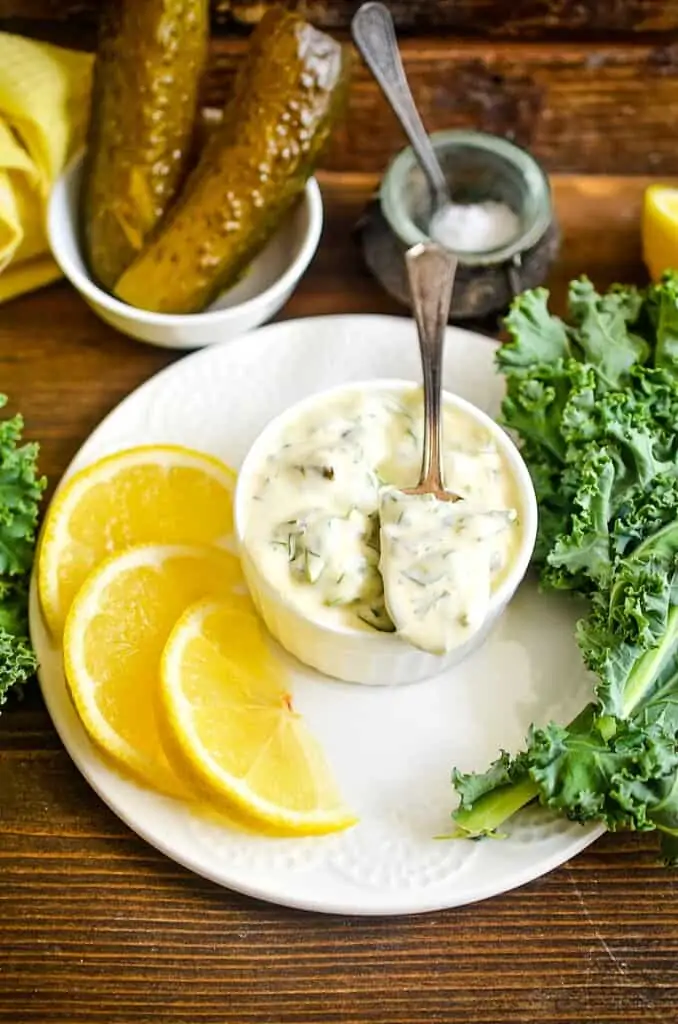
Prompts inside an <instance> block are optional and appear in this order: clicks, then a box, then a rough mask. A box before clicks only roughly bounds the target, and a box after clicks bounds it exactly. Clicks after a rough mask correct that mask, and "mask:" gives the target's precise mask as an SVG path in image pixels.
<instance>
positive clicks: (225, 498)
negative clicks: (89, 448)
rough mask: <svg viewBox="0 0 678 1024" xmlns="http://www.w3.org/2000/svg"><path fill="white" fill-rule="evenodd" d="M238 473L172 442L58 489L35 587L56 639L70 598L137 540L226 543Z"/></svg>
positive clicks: (116, 460) (113, 459)
mask: <svg viewBox="0 0 678 1024" xmlns="http://www.w3.org/2000/svg"><path fill="white" fill-rule="evenodd" d="M235 479H236V476H235V473H234V472H233V470H231V469H229V468H228V467H227V466H225V465H224V464H223V463H221V462H219V461H218V460H217V459H214V458H211V457H210V456H208V455H203V454H202V453H201V452H195V451H192V450H190V449H188V448H180V447H176V446H173V445H149V446H145V447H140V448H130V449H127V450H126V451H122V452H119V453H118V454H116V455H111V456H109V457H108V458H104V459H101V460H100V461H99V462H96V463H94V464H93V465H91V466H88V467H87V468H86V469H84V470H82V471H81V472H80V473H77V474H76V475H75V476H73V477H72V478H71V479H70V480H68V481H67V482H66V483H65V484H64V486H63V487H61V488H60V489H59V490H58V491H57V494H56V495H55V498H54V500H53V502H52V504H51V506H50V509H49V512H48V514H47V518H46V520H45V524H44V527H43V530H42V534H41V538H40V547H39V556H38V590H39V595H40V603H41V606H42V610H43V614H44V616H45V619H46V621H47V626H48V628H49V631H50V633H51V634H52V636H54V637H55V638H59V637H60V636H61V634H62V632H63V626H64V622H65V620H66V615H67V614H68V609H69V608H70V606H71V602H72V601H73V598H74V597H75V595H76V593H77V592H78V590H79V588H80V586H81V585H82V583H83V582H84V580H85V578H86V577H87V575H88V574H89V573H90V572H91V570H92V569H94V568H95V566H97V565H98V564H99V563H100V562H101V561H102V559H104V558H105V557H106V556H108V555H111V554H113V553H114V552H116V551H121V550H123V549H125V548H128V547H131V546H132V545H136V544H147V543H154V544H224V543H226V542H227V541H228V539H229V537H230V536H231V534H232V530H233V508H232V495H233V488H234V486H235Z"/></svg>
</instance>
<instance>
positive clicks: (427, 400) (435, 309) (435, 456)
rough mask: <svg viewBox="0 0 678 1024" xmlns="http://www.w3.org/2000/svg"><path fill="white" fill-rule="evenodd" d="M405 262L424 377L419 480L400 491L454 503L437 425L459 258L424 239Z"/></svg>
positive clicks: (438, 422) (440, 429)
mask: <svg viewBox="0 0 678 1024" xmlns="http://www.w3.org/2000/svg"><path fill="white" fill-rule="evenodd" d="M405 261H406V263H407V275H408V278H409V282H410V293H411V296H412V309H413V312H414V319H415V321H416V323H417V331H418V332H419V350H420V352H421V368H422V372H423V377H424V453H423V457H422V464H421V476H420V477H419V483H418V484H417V486H416V487H410V488H407V489H404V490H403V492H402V493H403V494H433V495H434V496H435V497H436V498H438V499H439V500H440V501H459V495H458V494H453V493H452V492H451V491H446V490H445V484H444V482H443V458H442V424H441V397H442V375H443V353H444V348H445V328H446V327H447V320H448V317H449V315H450V304H451V302H452V289H453V287H454V277H455V274H456V272H457V263H458V260H457V258H456V256H453V255H452V253H451V252H448V250H447V249H443V248H442V246H440V245H436V244H434V243H433V242H429V243H426V244H422V245H415V246H414V247H413V248H412V249H409V250H408V252H407V253H406V255H405Z"/></svg>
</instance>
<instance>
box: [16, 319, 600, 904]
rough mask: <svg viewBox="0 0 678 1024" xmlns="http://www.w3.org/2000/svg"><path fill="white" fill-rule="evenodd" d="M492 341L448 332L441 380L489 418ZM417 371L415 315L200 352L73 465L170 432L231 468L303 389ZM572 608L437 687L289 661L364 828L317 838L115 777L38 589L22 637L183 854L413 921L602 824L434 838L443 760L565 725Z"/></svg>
mask: <svg viewBox="0 0 678 1024" xmlns="http://www.w3.org/2000/svg"><path fill="white" fill-rule="evenodd" d="M493 355H494V345H493V343H492V342H490V341H488V340H487V339H485V338H482V337H480V336H479V335H474V334H470V333H468V332H466V331H462V330H456V329H450V332H449V339H448V344H447V368H446V373H445V380H444V383H445V387H446V388H448V389H449V390H450V391H456V392H457V393H458V394H460V395H462V396H463V397H464V398H467V399H469V400H470V401H472V402H474V403H476V404H477V405H478V406H480V407H481V408H482V409H485V410H486V411H488V412H490V413H496V412H497V409H498V405H499V401H500V398H501V381H500V379H499V378H498V377H497V376H496V374H495V372H494V365H493ZM371 377H402V378H409V379H413V380H418V379H419V378H420V369H419V355H418V348H417V341H416V336H415V329H414V326H413V324H412V322H411V321H410V320H406V319H398V318H392V317H377V316H373V317H369V316H346V317H323V318H317V319H308V320H297V321H288V322H286V323H280V324H275V325H273V326H270V327H266V328H264V329H262V330H260V331H257V332H255V333H252V334H249V335H245V336H243V337H242V338H240V339H237V340H236V341H234V342H232V343H231V344H229V345H224V346H215V347H214V348H210V349H206V350H204V351H202V352H199V353H196V354H195V355H192V356H190V357H188V358H186V359H183V360H182V361H180V362H178V363H175V364H174V365H173V366H171V367H169V368H168V369H166V370H164V371H163V372H162V373H160V374H158V376H157V377H155V378H153V379H152V380H150V381H149V382H148V383H147V384H145V385H144V386H143V387H141V388H140V389H139V390H138V391H136V392H135V393H134V394H132V395H130V397H129V398H127V399H126V400H125V401H124V402H123V403H122V404H121V405H120V406H119V407H118V408H117V409H116V410H115V411H114V412H113V413H111V415H110V416H108V417H107V419H106V420H104V422H103V423H102V424H101V426H100V427H99V428H98V429H97V430H96V431H95V432H94V433H93V434H92V436H91V437H90V438H89V440H88V441H87V442H86V444H85V445H84V446H83V448H82V449H81V450H80V452H79V454H78V456H77V458H76V459H75V461H74V463H73V464H72V466H71V469H70V470H69V472H70V471H72V470H73V469H76V468H81V467H82V466H84V465H86V464H87V463H89V462H91V461H92V460H94V459H97V458H99V457H100V456H102V455H105V454H108V453H110V452H113V451H116V450H118V449H120V448H124V447H127V446H129V445H137V444H142V443H144V444H147V443H149V442H162V441H165V442H175V443H182V444H186V445H191V446H194V447H196V448H200V449H202V450H204V451H208V452H211V453H213V454H214V455H217V456H220V457H221V458H223V459H225V460H226V462H229V463H230V464H231V465H234V466H238V465H240V463H241V461H242V459H243V457H244V455H245V453H246V451H247V449H248V447H249V445H250V444H251V443H252V441H253V440H254V438H255V437H256V436H257V434H258V433H259V431H260V430H261V429H262V427H263V426H264V424H265V423H266V422H267V421H268V420H269V419H271V418H272V417H273V416H275V415H277V414H278V413H279V412H281V411H282V410H283V409H285V408H286V407H287V406H289V405H291V404H292V403H293V402H295V401H297V400H298V399H300V398H302V397H304V396H305V395H307V394H309V393H311V392H313V391H317V390H320V389H323V388H328V387H330V386H332V385H333V384H338V383H341V382H343V381H350V380H360V379H367V378H371ZM577 612H578V609H576V608H574V607H573V606H572V605H571V604H570V603H569V602H567V601H563V600H562V599H558V598H555V597H552V596H548V597H547V596H543V595H540V594H539V593H538V591H537V588H536V586H535V585H534V584H532V583H525V584H523V586H522V588H521V589H520V591H519V593H518V596H517V597H516V598H515V600H514V602H513V603H512V604H511V606H510V608H509V609H508V611H507V613H506V614H505V616H504V618H503V619H502V620H501V622H500V624H499V625H498V626H497V627H496V629H495V631H494V633H492V634H491V635H490V637H489V639H488V640H487V641H486V643H485V645H484V646H483V648H482V649H481V650H480V651H478V652H477V653H476V654H475V655H473V656H472V657H471V658H470V659H469V660H467V661H466V662H464V663H463V664H462V665H461V666H458V667H456V668H453V669H450V670H449V671H448V672H446V673H445V674H443V675H442V676H439V677H438V678H436V679H432V680H429V681H427V682H424V683H417V684H414V685H412V686H406V687H399V688H395V689H391V688H389V687H379V688H371V687H364V686H351V685H349V684H341V683H337V682H332V681H330V680H329V679H327V678H324V677H322V676H320V675H317V674H314V673H313V672H311V671H310V670H306V669H304V668H303V666H301V665H299V664H298V663H296V662H293V661H292V660H291V659H289V658H287V656H286V655H284V654H283V653H282V652H281V653H280V657H281V659H283V660H284V661H285V663H286V664H287V665H288V666H289V668H290V669H291V671H292V674H293V677H294V691H295V697H296V702H297V705H298V707H299V709H300V710H301V711H302V712H303V713H304V714H305V715H306V716H307V718H308V720H309V722H310V724H311V726H312V727H313V729H314V731H315V733H316V734H317V736H318V737H319V739H320V740H321V741H322V743H323V744H324V747H325V750H326V752H327V754H328V756H329V758H330V761H331V763H332V765H333V766H334V770H335V772H336V775H337V777H338V779H339V781H340V783H341V786H342V789H343V791H344V793H345V796H346V798H347V800H348V801H349V803H350V804H351V805H352V807H353V808H354V809H355V810H356V811H357V812H358V814H359V815H360V819H361V821H360V824H359V825H357V826H356V827H355V828H353V829H351V830H349V831H348V832H345V833H342V834H340V835H335V836H329V837H323V838H310V839H267V838H263V837H261V838H260V837H256V836H251V837H250V836H243V835H242V834H241V833H237V832H235V831H231V830H230V829H229V828H228V827H226V826H223V825H222V824H220V823H218V822H217V821H215V820H207V819H205V818H203V817H201V816H199V815H198V814H197V813H195V812H193V811H192V810H191V809H189V808H188V807H186V806H183V805H182V804H180V803H177V802H175V801H173V800H171V799H168V798H165V797H161V796H158V795H157V794H155V793H153V792H150V791H147V790H144V789H142V788H140V787H138V786H136V785H135V784H133V783H131V782H128V781H126V780H124V779H122V778H120V777H119V776H118V775H117V774H115V773H114V772H112V771H111V770H109V769H108V768H107V766H106V765H105V764H104V763H103V762H102V761H101V759H100V758H99V756H98V754H97V753H96V751H95V750H94V748H93V747H92V746H91V744H90V743H89V741H88V739H87V736H86V735H85V732H84V730H83V728H82V727H81V725H80V723H79V721H78V719H77V717H76V714H75V711H74V710H73V708H72V706H71V704H70V701H69V699H68V696H67V692H66V688H65V683H64V678H63V673H62V669H61V660H60V656H59V654H58V652H57V651H55V650H53V649H52V648H51V647H50V644H49V641H48V639H47V635H46V632H45V629H44V626H43V624H42V621H41V618H40V614H39V611H38V609H37V602H36V600H35V594H33V595H32V609H31V632H32V637H33V642H34V644H35V647H36V650H37V653H38V657H39V659H40V663H41V671H40V682H41V686H42V691H43V694H44V697H45V701H46V703H47V707H48V708H49V712H50V714H51V716H52V719H53V721H54V724H55V726H56V728H57V730H58V732H59V734H60V736H61V738H62V740H63V742H64V744H65V746H66V748H67V750H68V752H69V753H70V755H71V757H72V758H73V760H74V761H75V763H76V764H77V766H78V767H79V769H80V771H81V772H82V773H83V775H84V776H85V778H86V779H87V780H88V781H89V782H90V784H91V785H92V786H93V788H94V789H95V790H96V791H97V793H98V794H99V795H100V796H101V797H102V799H103V800H105V801H106V803H107V804H108V805H109V806H110V807H111V808H112V809H113V811H114V812H115V813H116V814H117V815H118V816H119V817H120V818H122V820H123V821H125V822H126V823H127V824H128V825H129V826H130V827H131V828H132V829H134V831H135V832H137V833H138V834H139V835H140V836H142V837H143V838H144V839H146V840H147V841H148V842H149V843H152V844H153V846H156V847H157V848H158V849H159V850H162V851H163V852H164V853H166V854H167V855H168V856H169V857H171V858H173V859H174V860H176V861H177V862H178V863H180V864H183V865H185V866H186V867H188V868H190V869H191V870H193V871H195V872H197V873H198V874H201V875H204V876H206V877H207V878H211V879H212V880H213V881H215V882H217V883H219V884H221V885H224V886H228V887H229V888H232V889H236V890H238V891H240V892H244V893H248V894H250V895H253V896H257V897H260V898H262V899H266V900H271V901H273V902H276V903H281V904H285V905H288V906H293V907H301V908H304V909H308V910H317V911H325V912H334V913H342V914H406V913H419V912H422V911H428V910H436V909H441V908H445V907H454V906H460V905H462V904H466V903H471V902H473V901H476V900H481V899H485V898H486V897H488V896H492V895H495V894H497V893H500V892H505V891H506V890H509V889H513V888H515V887H516V886H519V885H522V884H523V883H525V882H528V881H530V880H531V879H533V878H536V877H538V876H539V875H542V874H544V873H545V872H547V871H549V870H551V869H552V868H554V867H556V866H557V865H559V864H561V863H562V862H563V861H565V860H567V859H568V858H570V857H572V856H574V855H575V854H577V853H579V851H580V850H582V849H584V847H586V846H587V845H588V844H589V843H591V842H592V841H593V840H594V839H595V838H596V837H597V835H599V834H600V831H601V830H600V829H591V828H587V829H584V828H582V827H581V826H579V825H576V824H572V823H570V822H567V821H564V820H560V819H556V818H554V817H552V816H551V815H549V814H547V813H545V812H543V811H542V810H541V809H539V808H534V809H532V808H528V809H527V810H525V811H524V812H522V813H521V814H520V815H519V816H518V818H517V819H516V821H515V822H513V823H511V825H510V828H509V830H508V831H509V835H508V838H506V839H504V840H502V841H484V842H470V841H468V840H453V841H447V840H444V841H441V840H436V839H434V838H433V837H434V836H436V835H439V834H440V833H443V832H446V831H448V830H449V827H450V817H449V816H450V812H451V810H452V808H453V806H454V803H455V797H454V793H453V790H452V787H451V785H450V771H451V769H452V767H453V766H454V765H457V766H458V767H460V768H462V769H463V770H469V769H483V768H484V767H486V765H487V764H488V762H489V761H490V760H491V759H493V758H494V757H495V756H496V754H497V752H498V750H499V749H500V748H502V747H503V748H505V749H507V750H515V749H517V748H518V747H519V746H520V744H521V742H522V740H523V737H524V735H525V733H526V730H527V728H528V726H529V724H530V722H532V721H536V722H538V723H545V722H546V721H548V719H550V718H551V717H553V718H555V719H556V720H557V721H561V722H563V723H564V722H566V721H567V720H569V719H570V718H571V717H572V716H573V715H574V714H575V713H576V712H577V711H579V710H580V709H581V707H582V706H583V705H584V704H585V703H586V701H587V700H588V698H589V696H590V682H589V680H588V679H587V676H586V674H585V672H584V670H583V668H582V666H581V662H580V658H579V654H578V651H577V648H576V645H575V641H574V623H575V619H576V617H577Z"/></svg>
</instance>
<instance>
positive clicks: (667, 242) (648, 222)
mask: <svg viewBox="0 0 678 1024" xmlns="http://www.w3.org/2000/svg"><path fill="white" fill-rule="evenodd" d="M642 236H643V259H644V261H645V265H646V266H647V269H648V271H649V273H650V277H651V278H652V280H653V281H658V280H659V279H660V277H661V276H662V274H663V272H664V271H665V270H671V269H673V270H675V269H678V188H672V187H671V186H670V185H650V187H649V188H648V189H646V191H645V199H644V202H643V221H642Z"/></svg>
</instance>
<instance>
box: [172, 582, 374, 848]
mask: <svg viewBox="0 0 678 1024" xmlns="http://www.w3.org/2000/svg"><path fill="white" fill-rule="evenodd" d="M160 706H161V709H162V710H161V712H160V715H161V719H162V725H161V731H162V735H163V737H164V738H165V741H166V743H167V745H168V749H169V751H170V754H171V756H172V758H173V760H175V761H176V763H177V764H181V765H182V766H183V768H184V770H185V772H186V774H187V776H188V777H190V778H191V779H192V780H193V782H194V784H195V785H196V787H197V788H199V789H200V790H202V792H203V793H205V795H206V796H208V797H212V798H213V799H214V800H216V801H218V802H221V804H222V805H225V806H226V807H228V808H229V809H230V810H232V811H234V812H235V813H236V814H237V815H239V816H240V817H241V818H242V819H243V820H244V821H246V822H248V823H251V824H252V825H254V826H255V827H260V826H261V825H263V826H264V827H266V828H268V829H269V830H272V831H275V832H279V833H282V834H294V835H313V834H315V835H319V834H322V833H326V832H335V831H339V830H340V829H345V828H348V827H349V826H350V825H352V824H354V823H355V820H356V819H355V817H354V816H353V815H352V814H351V812H350V811H349V810H348V809H347V808H346V806H345V804H344V803H343V801H342V799H341V797H340V795H339V792H338V789H337V787H336V784H335V782H334V779H333V777H332V774H331V771H330V769H329V766H328V764H327V761H326V760H325V756H324V754H323V752H322V749H321V748H320V746H319V744H318V742H317V741H316V740H315V738H314V737H313V736H312V735H311V733H310V732H309V730H308V728H307V726H306V725H305V723H304V720H303V719H302V718H301V717H300V716H299V715H298V714H297V713H296V712H295V711H294V710H293V709H292V702H291V699H290V696H289V692H288V689H287V686H286V678H285V675H284V672H283V670H282V667H281V666H280V664H279V663H278V662H277V661H276V660H275V659H274V657H273V656H272V655H271V654H270V653H269V652H268V649H267V640H266V635H265V631H264V628H263V626H262V625H261V623H260V621H259V619H258V618H257V616H256V614H255V613H254V612H253V611H248V610H247V609H245V608H238V607H234V605H233V603H232V602H223V603H215V602H210V601H208V602H202V603H200V604H198V605H197V606H195V607H193V608H190V609H188V610H187V611H186V613H185V614H184V615H183V616H182V618H181V619H180V620H179V622H178V623H177V625H176V626H175V628H174V630H173V631H172V634H171V636H170V638H169V640H168V642H167V645H166V647H165V650H164V653H163V657H162V665H161V694H160Z"/></svg>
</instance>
